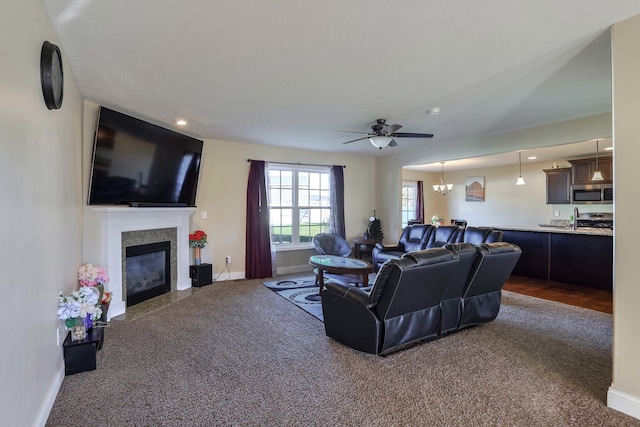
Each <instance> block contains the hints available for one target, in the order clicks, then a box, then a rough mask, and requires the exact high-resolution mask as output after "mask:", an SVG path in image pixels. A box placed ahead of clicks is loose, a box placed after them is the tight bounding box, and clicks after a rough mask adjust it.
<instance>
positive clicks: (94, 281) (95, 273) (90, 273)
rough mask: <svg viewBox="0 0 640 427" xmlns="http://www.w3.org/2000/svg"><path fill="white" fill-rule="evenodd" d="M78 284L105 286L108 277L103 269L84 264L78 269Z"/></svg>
mask: <svg viewBox="0 0 640 427" xmlns="http://www.w3.org/2000/svg"><path fill="white" fill-rule="evenodd" d="M78 282H79V283H80V286H96V285H106V284H107V283H108V282H109V276H108V275H107V271H106V270H105V269H104V268H102V267H95V266H93V265H91V264H85V265H83V266H82V267H80V268H79V269H78Z"/></svg>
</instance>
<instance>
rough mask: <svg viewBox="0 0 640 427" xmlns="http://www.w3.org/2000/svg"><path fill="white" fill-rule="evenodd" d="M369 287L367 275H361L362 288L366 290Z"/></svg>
mask: <svg viewBox="0 0 640 427" xmlns="http://www.w3.org/2000/svg"><path fill="white" fill-rule="evenodd" d="M367 286H369V273H362V287H363V288H366V287H367Z"/></svg>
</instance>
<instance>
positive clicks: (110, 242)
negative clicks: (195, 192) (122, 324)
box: [91, 207, 196, 318]
mask: <svg viewBox="0 0 640 427" xmlns="http://www.w3.org/2000/svg"><path fill="white" fill-rule="evenodd" d="M91 210H92V211H93V213H94V214H96V216H97V217H98V218H99V224H96V225H97V226H98V227H99V232H98V233H96V234H98V235H99V239H96V240H99V243H98V244H99V248H98V249H99V259H100V265H101V266H102V267H104V268H105V269H106V270H107V274H109V278H110V280H109V283H108V285H107V289H108V290H109V291H111V292H112V293H113V298H112V300H111V305H110V307H109V314H108V316H109V318H111V317H114V316H118V315H120V314H124V313H125V312H126V294H125V295H123V272H122V260H123V254H122V248H123V245H122V233H125V232H132V231H143V230H157V229H164V228H175V229H176V230H177V243H178V244H176V254H175V255H176V275H177V278H176V285H175V286H176V289H177V290H183V289H187V288H190V287H191V279H190V278H189V256H190V253H189V243H188V242H189V218H190V217H191V215H193V213H194V212H195V211H196V208H130V207H93V208H92V209H91ZM96 237H97V236H96ZM180 242H184V244H180ZM172 289H173V286H172Z"/></svg>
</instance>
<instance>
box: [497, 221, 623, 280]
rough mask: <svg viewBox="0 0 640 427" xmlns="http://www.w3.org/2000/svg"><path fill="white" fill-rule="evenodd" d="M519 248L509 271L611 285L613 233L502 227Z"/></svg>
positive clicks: (522, 274) (541, 277) (518, 273)
mask: <svg viewBox="0 0 640 427" xmlns="http://www.w3.org/2000/svg"><path fill="white" fill-rule="evenodd" d="M502 230H503V231H504V237H503V241H505V242H509V243H513V244H516V245H518V246H520V249H522V255H521V256H520V259H519V260H518V263H517V264H516V266H515V268H514V269H513V274H517V275H520V276H526V277H535V278H537V279H543V280H551V281H554V282H561V283H569V284H573V285H579V286H585V287H589V288H597V289H604V290H607V291H611V290H612V289H613V236H605V235H590V234H581V233H580V232H552V231H549V232H547V231H522V230H509V229H504V228H502Z"/></svg>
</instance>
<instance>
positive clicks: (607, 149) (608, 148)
mask: <svg viewBox="0 0 640 427" xmlns="http://www.w3.org/2000/svg"><path fill="white" fill-rule="evenodd" d="M605 150H606V151H613V146H611V147H607V148H605Z"/></svg>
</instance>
